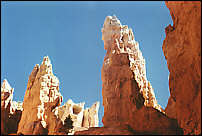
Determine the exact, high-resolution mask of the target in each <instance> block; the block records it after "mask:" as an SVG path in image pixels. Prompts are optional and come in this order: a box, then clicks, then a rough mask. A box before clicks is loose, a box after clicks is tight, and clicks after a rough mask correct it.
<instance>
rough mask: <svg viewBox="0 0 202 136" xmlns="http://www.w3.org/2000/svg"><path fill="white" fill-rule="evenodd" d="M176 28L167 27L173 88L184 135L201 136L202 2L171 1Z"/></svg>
mask: <svg viewBox="0 0 202 136" xmlns="http://www.w3.org/2000/svg"><path fill="white" fill-rule="evenodd" d="M165 3H166V6H167V7H168V9H169V10H170V14H171V17H172V20H173V26H171V25H169V26H168V27H166V28H165V32H166V38H165V40H164V42H163V46H162V49H163V52H164V55H165V58H166V60H167V66H168V69H169V71H170V75H169V88H170V94H171V98H172V99H173V100H174V101H175V110H176V118H177V120H178V123H179V124H180V126H181V127H182V128H183V131H184V134H185V135H187V134H195V135H198V134H201V2H200V1H168V2H165Z"/></svg>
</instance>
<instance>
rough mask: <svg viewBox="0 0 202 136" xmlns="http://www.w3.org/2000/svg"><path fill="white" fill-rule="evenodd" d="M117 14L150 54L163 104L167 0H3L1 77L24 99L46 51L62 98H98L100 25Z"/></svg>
mask: <svg viewBox="0 0 202 136" xmlns="http://www.w3.org/2000/svg"><path fill="white" fill-rule="evenodd" d="M114 14H115V15H116V16H117V18H118V19H119V20H120V21H121V23H122V25H128V26H129V27H131V28H132V30H133V33H134V36H135V40H136V41H137V42H138V43H139V45H140V50H141V51H142V53H143V56H144V58H145V60H146V70H147V71H146V72H147V79H148V80H149V81H150V82H151V84H152V87H153V88H154V92H155V95H156V98H157V101H158V103H159V104H160V105H161V106H162V108H165V107H166V105H167V101H168V98H169V96H170V93H169V87H168V75H169V71H168V69H167V65H166V60H165V58H164V55H163V51H162V43H163V40H164V38H165V32H164V28H165V27H166V26H168V25H169V24H172V20H171V16H170V14H169V10H168V9H167V7H166V6H165V3H164V2H163V1H157V2H148V1H142V2H141V1H130V2H129V1H128V2H124V1H113V2H108V1H90V2H87V1H82V2H81V1H76V2H73V1H71V2H70V1H60V2H53V1H52V2H41V1H38V2H30V1H29V2H1V83H2V82H3V79H5V78H6V79H7V80H8V82H9V83H10V85H11V87H14V88H15V90H14V100H15V101H23V98H24V93H25V90H26V87H27V81H28V77H29V75H30V74H31V71H32V69H33V68H34V66H35V64H41V62H42V60H43V58H44V56H46V55H48V56H49V58H50V59H51V62H52V65H53V73H54V75H55V76H57V77H58V79H59V81H60V92H61V94H62V95H63V98H64V100H63V103H62V105H63V104H64V103H66V101H67V100H68V99H72V100H73V101H74V102H75V103H79V102H83V101H85V108H87V107H90V106H91V105H92V104H93V103H94V102H96V101H100V109H99V122H100V123H99V125H100V126H102V121H101V120H102V116H103V114H104V108H103V106H102V81H101V68H102V64H103V59H104V56H105V52H106V51H105V50H104V46H103V41H102V40H101V37H102V33H101V28H102V27H103V23H104V20H105V17H106V16H108V15H111V16H113V15H114Z"/></svg>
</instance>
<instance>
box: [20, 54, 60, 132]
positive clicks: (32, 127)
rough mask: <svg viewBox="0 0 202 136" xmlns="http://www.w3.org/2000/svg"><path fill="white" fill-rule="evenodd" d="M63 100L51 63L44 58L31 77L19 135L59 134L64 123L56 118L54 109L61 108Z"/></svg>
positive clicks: (25, 97)
mask: <svg viewBox="0 0 202 136" xmlns="http://www.w3.org/2000/svg"><path fill="white" fill-rule="evenodd" d="M62 98H63V97H62V95H61V94H60V92H59V80H58V78H57V77H55V76H54V75H53V72H52V64H51V61H50V59H49V57H48V56H47V57H44V59H43V62H42V63H41V66H39V64H37V65H35V67H34V69H33V71H32V72H31V75H30V76H29V80H28V83H27V90H26V92H25V96H24V101H23V112H22V117H21V120H20V123H19V127H18V133H23V134H59V133H60V131H59V130H58V128H59V127H61V128H62V122H61V120H60V119H58V118H56V117H55V116H54V109H55V108H56V107H59V106H60V104H61V102H62ZM46 130H48V133H47V132H46Z"/></svg>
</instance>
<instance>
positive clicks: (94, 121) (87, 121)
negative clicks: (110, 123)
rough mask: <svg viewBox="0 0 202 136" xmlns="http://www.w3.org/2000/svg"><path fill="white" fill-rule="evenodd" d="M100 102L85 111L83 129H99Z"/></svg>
mask: <svg viewBox="0 0 202 136" xmlns="http://www.w3.org/2000/svg"><path fill="white" fill-rule="evenodd" d="M99 104H100V103H99V102H96V103H93V105H92V106H91V108H86V109H85V110H84V117H83V124H82V127H87V128H89V127H98V124H99V120H98V110H99Z"/></svg>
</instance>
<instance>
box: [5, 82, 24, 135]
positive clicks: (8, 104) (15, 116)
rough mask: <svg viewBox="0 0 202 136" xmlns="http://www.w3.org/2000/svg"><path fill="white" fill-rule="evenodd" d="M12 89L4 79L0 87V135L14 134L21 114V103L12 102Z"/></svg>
mask: <svg viewBox="0 0 202 136" xmlns="http://www.w3.org/2000/svg"><path fill="white" fill-rule="evenodd" d="M13 92H14V88H11V86H10V84H9V83H8V81H7V80H6V79H4V81H3V83H2V85H1V134H2V135H7V134H10V133H16V132H17V129H18V123H19V121H20V118H21V114H22V110H23V109H22V103H20V102H16V101H13Z"/></svg>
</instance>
